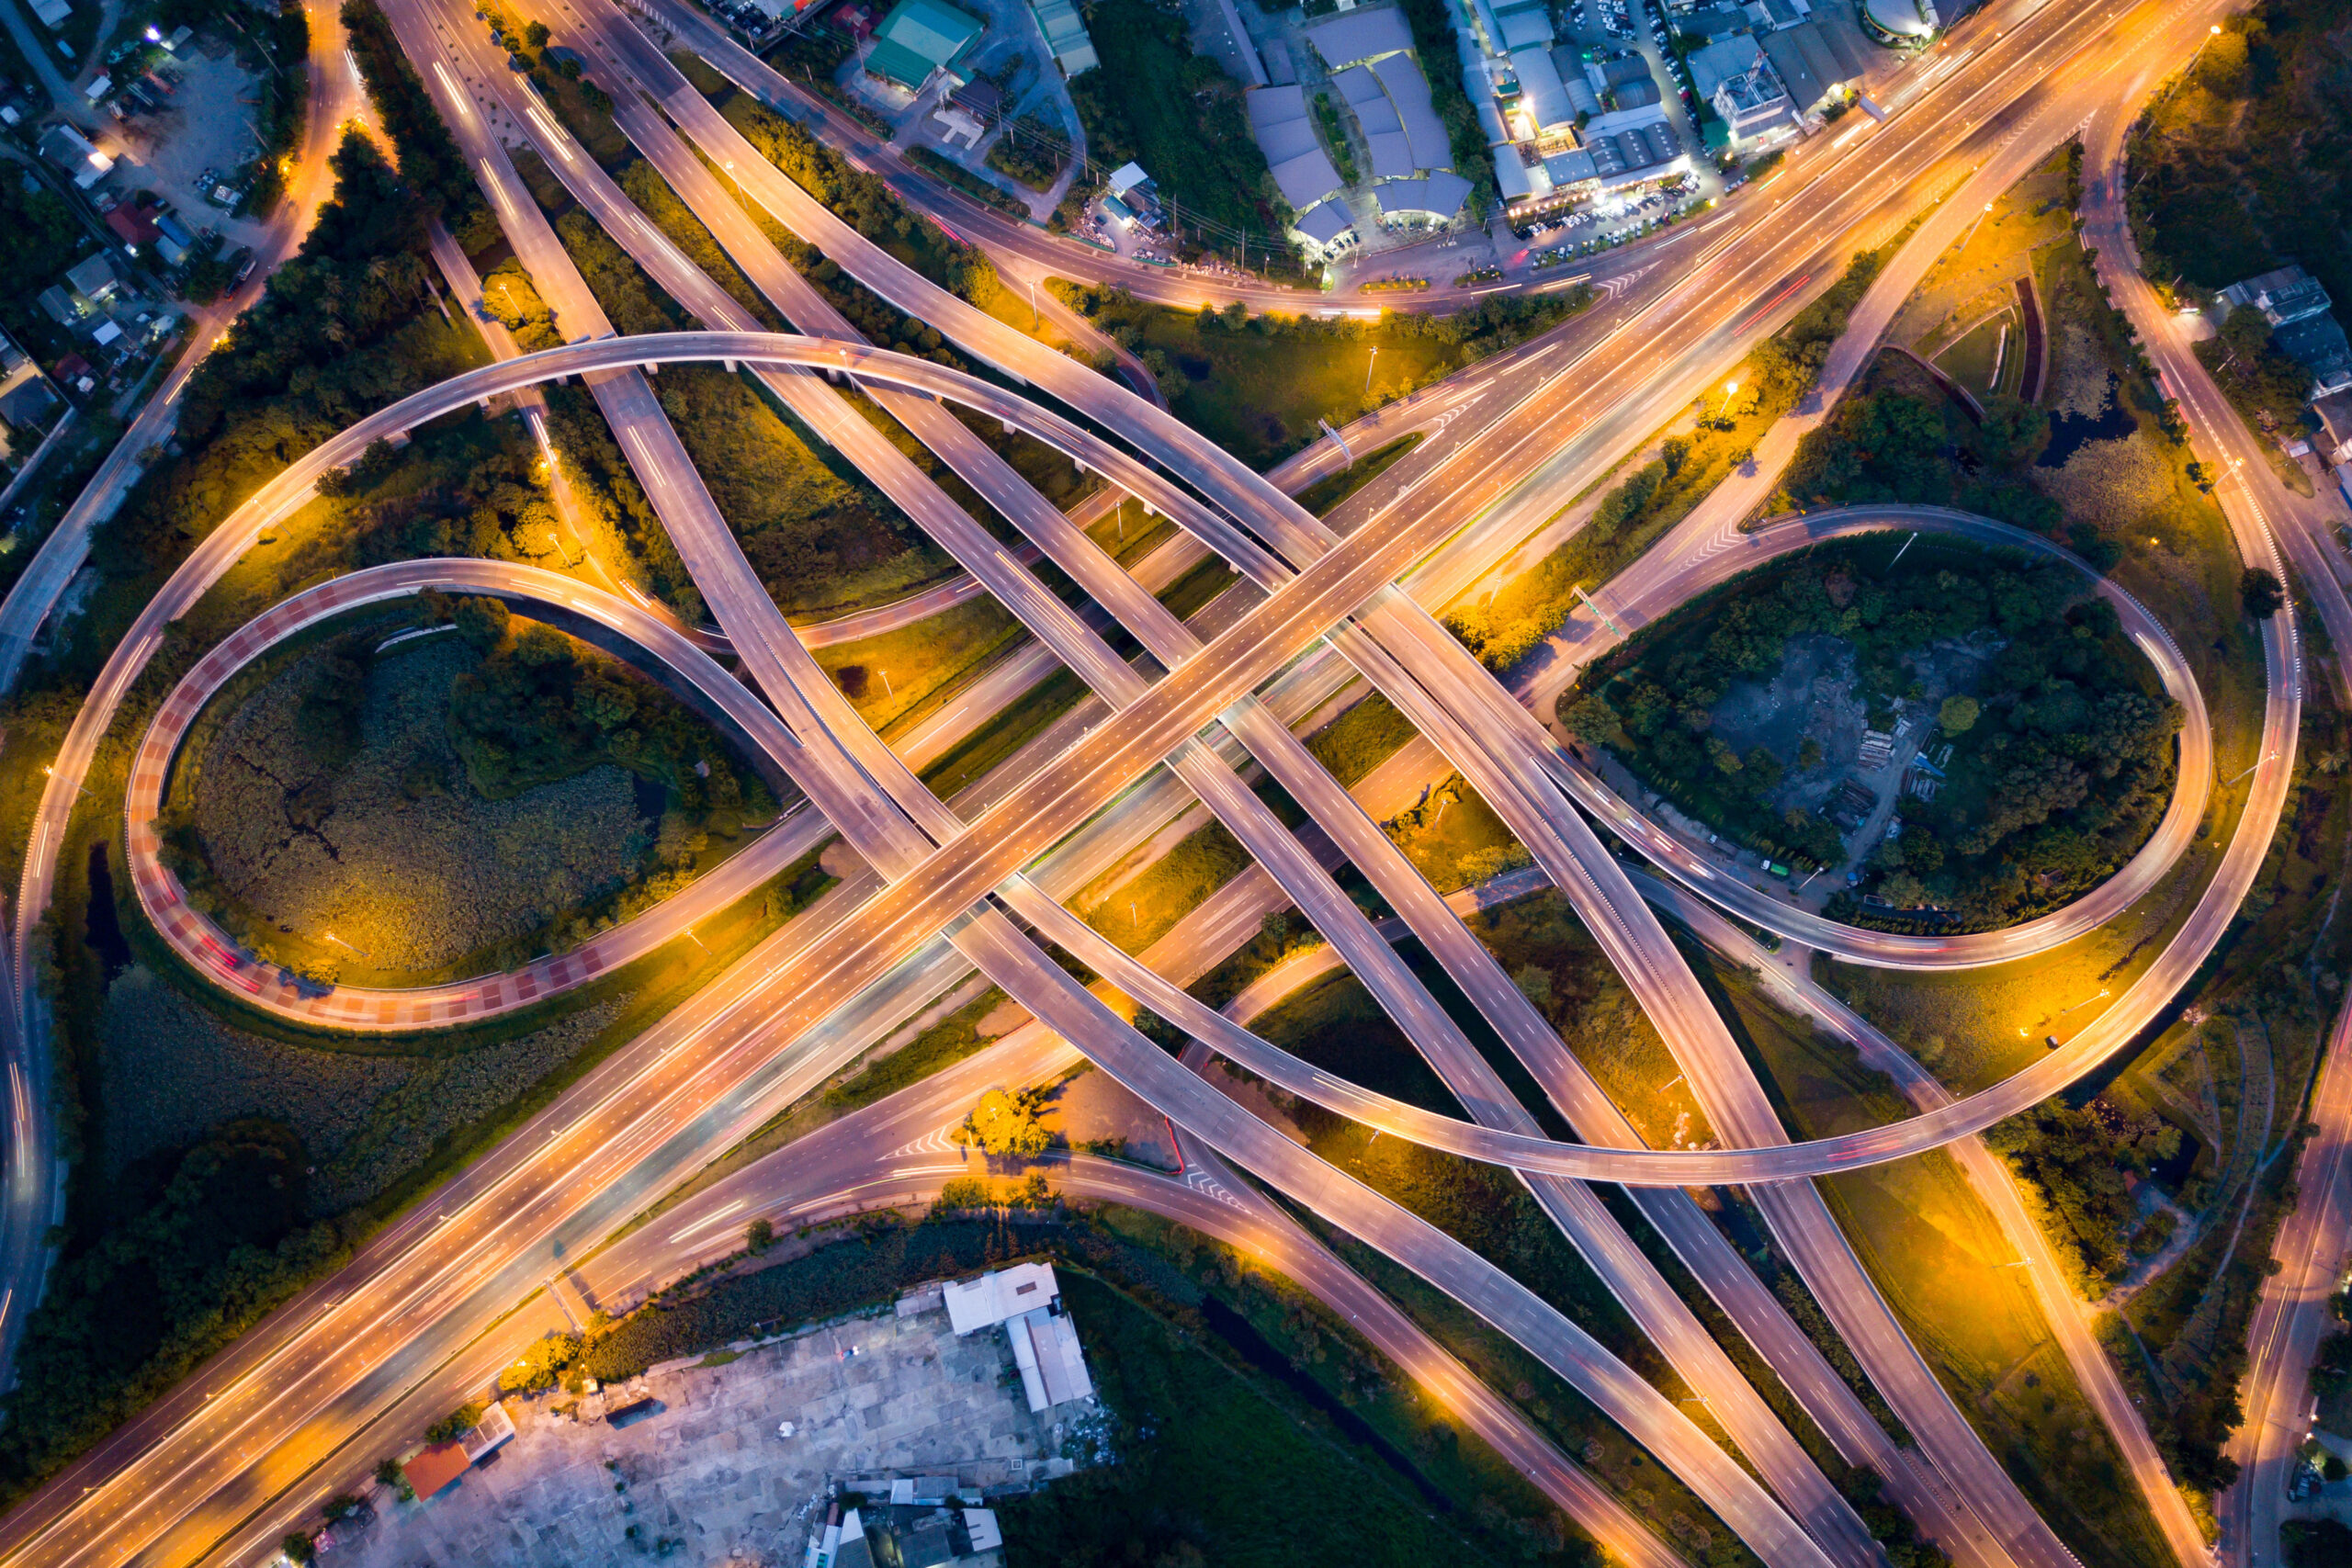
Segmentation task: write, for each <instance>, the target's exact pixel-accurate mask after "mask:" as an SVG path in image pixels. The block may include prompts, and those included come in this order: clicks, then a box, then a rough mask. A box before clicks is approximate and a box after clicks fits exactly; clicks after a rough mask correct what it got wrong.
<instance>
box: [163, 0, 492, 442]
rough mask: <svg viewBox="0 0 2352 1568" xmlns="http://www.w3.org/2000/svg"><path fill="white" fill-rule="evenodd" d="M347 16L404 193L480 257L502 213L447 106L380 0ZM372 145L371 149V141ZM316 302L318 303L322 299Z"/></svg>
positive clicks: (348, 139) (350, 5)
mask: <svg viewBox="0 0 2352 1568" xmlns="http://www.w3.org/2000/svg"><path fill="white" fill-rule="evenodd" d="M342 17H343V28H344V32H345V37H346V43H347V47H348V48H349V49H350V51H351V56H352V59H353V60H354V61H356V62H357V63H358V66H359V74H360V76H361V77H362V79H364V80H365V81H366V83H367V84H368V100H369V101H370V102H371V103H373V104H374V105H375V106H376V116H377V119H378V121H379V123H380V124H381V125H382V126H383V128H384V133H385V134H386V135H387V136H389V137H390V138H391V141H392V145H393V147H394V148H396V149H397V150H398V152H399V154H400V172H401V184H402V185H403V186H405V187H406V189H405V191H404V192H403V194H404V195H406V196H408V197H409V198H410V199H411V200H412V201H413V202H414V203H415V204H416V205H417V206H418V207H419V208H421V209H422V212H421V215H420V219H423V218H438V219H440V220H442V221H443V222H445V223H447V225H448V226H449V231H450V232H451V233H452V234H454V235H456V236H457V240H458V244H459V245H461V246H463V247H464V248H465V252H466V254H468V255H479V254H481V252H483V251H484V250H487V249H488V248H489V247H491V246H492V245H495V244H497V243H499V240H500V238H501V236H500V233H499V229H498V216H497V214H495V213H493V212H492V211H491V209H490V203H489V202H487V201H485V200H483V199H482V195H481V186H477V185H476V184H475V183H474V175H473V169H472V167H471V166H470V165H469V164H467V162H466V157H465V154H464V153H462V152H459V151H458V139H457V138H456V137H454V136H452V135H450V134H449V128H448V126H447V125H446V124H444V123H443V122H442V119H441V111H440V110H438V109H436V108H435V107H433V98H432V95H430V94H429V93H427V92H426V91H425V90H424V82H423V80H421V79H420V78H419V77H418V75H417V73H416V68H415V67H414V66H413V65H411V64H410V63H409V60H408V55H407V53H406V51H403V50H402V49H401V41H400V39H399V38H398V37H397V36H396V35H395V34H394V33H393V31H392V25H391V23H390V21H389V20H387V19H386V18H385V16H384V13H383V12H382V10H381V9H379V7H378V6H377V5H376V0H344V6H343V12H342ZM365 140H366V139H365V138H364V136H362V135H361V133H359V132H357V131H350V132H346V133H345V137H344V146H345V149H348V148H349V147H350V145H351V144H352V142H353V141H365ZM368 145H369V146H370V147H371V148H372V146H373V143H368ZM338 155H339V156H340V154H338ZM335 174H336V189H335V199H336V200H337V201H342V200H343V199H344V188H343V187H344V184H345V181H346V180H347V178H348V175H346V174H345V171H344V169H343V168H342V166H341V165H340V164H338V165H337V167H336V171H335ZM419 237H420V238H421V237H422V236H419ZM302 248H303V251H304V252H305V254H308V253H309V251H310V249H311V242H310V241H305V242H304V243H303V246H302ZM379 248H390V247H379ZM399 248H401V249H402V250H409V249H415V250H422V249H423V246H422V245H416V246H411V245H408V244H405V243H404V244H402V245H401V246H400V247H399ZM285 276H286V274H285V270H284V269H283V268H280V269H279V271H278V272H277V275H276V276H275V277H273V278H272V280H271V282H272V288H275V287H276V284H277V280H278V279H281V278H283V277H285ZM317 302H318V297H315V296H314V297H312V299H311V303H313V304H315V303H317ZM214 357H215V358H218V357H219V355H215V356H214ZM208 368H209V366H208ZM182 417H183V418H185V417H186V416H185V414H183V416H182ZM184 428H185V427H184Z"/></svg>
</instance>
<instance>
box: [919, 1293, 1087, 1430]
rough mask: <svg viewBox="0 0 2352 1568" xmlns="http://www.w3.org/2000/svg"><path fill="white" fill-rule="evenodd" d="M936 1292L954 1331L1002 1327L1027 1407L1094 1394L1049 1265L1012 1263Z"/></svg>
mask: <svg viewBox="0 0 2352 1568" xmlns="http://www.w3.org/2000/svg"><path fill="white" fill-rule="evenodd" d="M940 1294H941V1296H942V1297H943V1298H944V1301H945V1303H946V1306H947V1321H948V1324H949V1325H950V1326H952V1327H953V1328H954V1329H955V1330H956V1333H957V1334H971V1333H975V1332H977V1331H978V1330H980V1329H983V1328H993V1327H995V1326H996V1325H998V1324H1000V1323H1001V1324H1002V1325H1004V1331H1005V1334H1006V1337H1009V1338H1010V1339H1011V1340H1012V1362H1013V1365H1014V1366H1015V1367H1017V1368H1019V1369H1020V1371H1021V1388H1022V1392H1023V1393H1025V1394H1026V1395H1027V1396H1028V1399H1029V1408H1030V1409H1031V1410H1047V1409H1051V1408H1052V1407H1053V1406H1055V1405H1057V1404H1064V1403H1067V1402H1068V1401H1069V1400H1073V1399H1091V1398H1092V1397H1093V1395H1094V1379H1093V1378H1092V1376H1091V1375H1090V1374H1089V1373H1088V1371H1087V1370H1086V1353H1085V1351H1084V1350H1083V1349H1082V1348H1080V1345H1079V1342H1078V1325H1076V1324H1075V1323H1072V1322H1071V1321H1070V1318H1069V1314H1068V1313H1066V1312H1064V1311H1063V1310H1062V1298H1061V1292H1060V1291H1059V1290H1058V1289H1057V1288H1056V1286H1055V1283H1054V1269H1053V1265H1051V1264H1049V1263H1021V1264H1016V1265H1014V1266H1013V1267H1012V1268H1011V1269H997V1270H996V1271H995V1272H993V1273H989V1274H983V1275H981V1276H980V1277H979V1278H978V1279H977V1280H954V1281H951V1282H950V1283H949V1284H947V1285H946V1286H945V1287H944V1288H943V1289H942V1291H941V1292H940Z"/></svg>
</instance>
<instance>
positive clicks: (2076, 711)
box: [1561, 538, 2181, 931]
mask: <svg viewBox="0 0 2352 1568" xmlns="http://www.w3.org/2000/svg"><path fill="white" fill-rule="evenodd" d="M1898 552H1900V553H1901V558H1900V559H1899V560H1896V559H1894V557H1895V556H1896V555H1897V554H1898ZM1825 682H1826V694H1825V684H1824V683H1825ZM1577 690H1578V692H1579V694H1580V695H1579V696H1578V697H1577V700H1576V701H1575V703H1574V704H1573V705H1566V704H1564V705H1563V707H1562V713H1561V723H1562V724H1563V725H1564V726H1566V728H1568V729H1569V730H1570V731H1571V732H1572V733H1573V734H1575V735H1577V737H1578V738H1580V739H1583V740H1585V741H1587V742H1588V743H1590V744H1594V745H1600V746H1606V747H1608V748H1609V749H1610V750H1612V751H1613V752H1615V753H1616V754H1617V755H1618V756H1619V757H1621V758H1622V759H1623V760H1624V761H1625V762H1626V763H1627V765H1628V766H1630V767H1631V768H1632V769H1633V770H1634V772H1635V773H1637V774H1638V775H1639V776H1640V777H1641V778H1642V779H1643V780H1644V781H1645V783H1647V784H1649V785H1650V786H1651V787H1653V788H1655V789H1657V790H1658V791H1660V792H1661V793H1662V794H1665V795H1668V796H1670V797H1671V798H1672V799H1673V800H1675V801H1676V802H1677V803H1678V804H1679V805H1680V806H1681V807H1682V808H1683V809H1684V810H1685V811H1687V812H1689V813H1690V814H1691V815H1692V816H1694V817H1696V818H1699V819H1700V820H1702V821H1703V822H1706V823H1707V824H1709V825H1710V826H1712V827H1714V828H1717V829H1721V830H1724V831H1726V832H1729V833H1731V834H1733V835H1735V836H1736V837H1737V838H1738V839H1740V840H1742V841H1743V842H1745V843H1747V844H1748V845H1749V846H1751V847H1752V848H1754V849H1756V850H1758V852H1762V853H1764V854H1767V855H1772V856H1780V857H1790V858H1798V859H1800V860H1802V861H1803V862H1805V863H1811V864H1815V865H1822V866H1832V867H1834V866H1838V865H1841V864H1843V863H1846V862H1847V860H1848V858H1849V853H1850V852H1853V851H1860V850H1864V849H1868V851H1869V853H1870V862H1869V864H1870V867H1871V871H1872V872H1873V876H1872V878H1871V884H1870V886H1871V889H1872V893H1873V896H1874V897H1878V898H1881V899H1883V901H1884V904H1885V906H1886V907H1887V908H1888V909H1890V910H1892V911H1901V910H1907V909H1916V908H1920V907H1922V906H1932V907H1933V908H1938V909H1940V910H1945V911H1949V914H1950V917H1951V925H1952V926H1953V927H1956V928H1957V929H1961V930H1971V931H1981V930H1988V929H1991V928H1993V927H1996V926H1999V925H2004V924H2007V923H2009V922H2011V921H2013V920H2017V919H2025V918H2028V917H2030V916H2031V915H2033V914H2037V913H2039V912H2041V911H2042V910H2044V909H2049V908H2057V907H2058V906H2060V905H2062V904H2064V903H2066V902H2068V901H2070V900H2071V899H2073V898H2074V897H2076V896H2078V895H2079V894H2080V893H2082V892H2083V891H2084V890H2086V889H2087V888H2089V887H2091V886H2095V885H2096V884H2097V883H2098V882H2099V881H2101V880H2103V879H2104V878H2105V877H2107V876H2108V875H2109V874H2111V873H2112V872H2113V871H2114V870H2115V868H2116V867H2117V866H2119V865H2120V864H2122V863H2123V862H2124V861H2125V860H2127V859H2129V858H2130V857H2131V854H2132V852H2135V851H2136V850H2137V849H2138V848H2139V847H2140V845H2141V844H2142V843H2143V842H2144V841H2145V840H2146V839H2147V836H2148V834H2149V833H2150V832H2151V831H2153V830H2154V827H2155V823H2156V821H2157V819H2158V818H2160V817H2161V816H2162V815H2163V813H2164V809H2165V804H2166V802H2167V800H2168V798H2169V795H2170V789H2171V784H2172V777H2173V772H2174V747H2173V737H2174V735H2175V734H2176V733H2177V731H2178V729H2179V727H2180V722H2181V715H2180V711H2179V708H2178V706H2177V705H2176V704H2174V703H2173V702H2172V701H2171V700H2170V699H2169V698H2167V697H2165V695H2164V694H2163V693H2162V691H2161V689H2160V687H2159V686H2158V685H2157V683H2156V682H2155V679H2154V671H2153V670H2151V669H2150V668H2149V666H2148V664H2147V662H2146V660H2144V659H2143V657H2142V656H2141V655H2140V653H2139V652H2138V650H2137V649H2134V648H2133V647H2132V646H2131V641H2130V639H2129V638H2127V637H2124V635H2123V633H2122V630H2121V627H2120V622H2119V621H2118V619H2117V617H2116V615H2115V611H2114V610H2113V608H2112V607H2111V606H2109V604H2107V602H2106V601H2104V600H2102V599H2099V598H2098V597H2096V596H2095V595H2093V594H2092V593H2091V592H2090V587H2089V584H2088V583H2087V582H2086V581H2085V580H2084V578H2083V577H2082V575H2081V573H2080V572H2078V571H2076V570H2075V569H2074V568H2073V567H2071V566H2068V565H2066V564H2064V563H2063V562H2058V561H2054V560H2044V559H2040V558H2021V557H2015V556H2010V555H2007V554H2005V553H1990V552H1985V551H1980V550H1977V549H1974V548H1973V547H1962V546H1955V545H1953V544H1951V542H1949V541H1940V540H1938V541H1930V540H1927V539H1924V538H1923V539H1921V540H1919V541H1917V543H1916V544H1911V545H1908V546H1907V547H1906V546H1905V544H1904V543H1903V542H1901V541H1896V540H1894V539H1873V540H1854V541H1844V542H1838V543H1833V544H1828V545H1824V546H1822V547H1819V548H1817V549H1815V550H1812V551H1809V552H1807V553H1805V554H1804V555H1803V556H1801V557H1798V558H1794V559H1793V560H1791V561H1786V562H1781V563H1777V564H1774V565H1770V566H1766V567H1762V568H1759V569H1758V570H1755V571H1753V572H1750V573H1748V574H1747V575H1745V576H1743V577H1741V578H1740V579H1738V580H1736V581H1734V582H1732V583H1730V584H1727V585H1726V586H1724V588H1721V589H1718V590H1716V591H1715V592H1713V593H1710V594H1709V595H1707V596H1706V597H1705V598H1703V599H1702V600H1701V601H1700V602H1699V603H1698V604H1695V605H1692V606H1690V607H1688V608H1686V609H1684V610H1682V611H1679V612H1678V613H1677V614H1675V615H1670V616H1668V617H1667V618H1666V619H1664V620H1662V621H1657V622H1655V623H1653V624H1651V625H1650V626H1645V627H1644V628H1642V629H1641V630H1640V631H1639V632H1637V633H1635V634H1634V637H1631V638H1629V639H1628V640H1627V641H1626V642H1625V643H1624V644H1623V646H1622V647H1621V648H1619V649H1615V650H1612V651H1611V653H1610V654H1609V655H1608V656H1606V657H1605V658H1603V659H1600V660H1595V661H1594V663H1593V664H1592V665H1591V666H1590V667H1589V669H1588V670H1587V671H1585V673H1584V674H1583V676H1582V677H1581V678H1580V679H1579V681H1578V684H1577ZM1906 713H1907V715H1908V717H1907V720H1906V719H1905V718H1904V717H1903V715H1905V714H1906ZM1906 722H1907V724H1908V725H1909V727H1911V728H1912V729H1913V730H1915V731H1917V732H1918V733H1920V734H1922V735H1923V736H1924V739H1922V740H1921V741H1920V742H1919V745H1920V750H1921V752H1922V754H1923V755H1928V756H1929V757H1930V759H1931V760H1930V761H1929V762H1928V768H1929V769H1932V770H1934V771H1936V772H1939V773H1942V774H1944V775H1947V777H1946V778H1945V780H1944V781H1943V782H1942V783H1941V784H1940V787H1939V788H1937V789H1936V790H1935V793H1934V795H1933V798H1932V799H1921V798H1918V796H1917V794H1916V793H1915V794H1908V795H1902V796H1900V797H1899V799H1898V802H1897V804H1898V807H1899V809H1900V812H1901V815H1902V817H1903V819H1904V824H1905V830H1904V832H1903V834H1902V836H1901V837H1900V838H1899V839H1898V840H1894V841H1893V842H1881V843H1880V844H1879V845H1877V846H1876V847H1875V848H1870V847H1869V846H1865V845H1860V844H1857V845H1854V846H1853V847H1852V850H1851V851H1849V843H1848V840H1847V839H1846V838H1845V836H1844V835H1843V834H1842V833H1841V831H1840V827H1839V824H1838V822H1836V821H1835V820H1833V819H1832V818H1833V816H1834V815H1835V814H1836V813H1837V812H1838V811H1839V810H1841V809H1847V807H1842V806H1841V805H1840V795H1839V792H1840V791H1841V790H1843V789H1845V788H1847V787H1849V786H1850V787H1851V788H1853V789H1856V790H1862V791H1864V792H1865V793H1866V794H1867V792H1868V787H1869V784H1875V783H1876V782H1877V776H1876V775H1873V774H1871V773H1869V772H1867V771H1866V770H1867V768H1868V762H1867V758H1868V756H1869V755H1870V753H1866V752H1862V751H1861V750H1860V748H1861V747H1862V746H1865V745H1867V744H1869V742H1868V740H1867V739H1866V738H1867V736H1868V735H1869V734H1870V733H1872V732H1875V733H1878V734H1880V735H1886V736H1891V735H1892V734H1893V732H1894V730H1895V729H1896V728H1898V727H1899V726H1902V725H1904V724H1905V723H1906ZM1865 725H1867V726H1868V727H1869V728H1867V729H1865V728H1863V727H1864V726H1865ZM1887 744H1888V745H1890V746H1892V745H1894V744H1895V742H1894V741H1893V740H1889V741H1888V742H1887ZM1833 748H1834V749H1835V750H1831V749H1833ZM1947 748H1949V753H1948V752H1947ZM1921 776H1928V775H1927V774H1926V773H1922V774H1921ZM1865 781H1868V783H1866V782H1865ZM1870 798H1871V802H1872V804H1871V808H1870V811H1869V812H1862V811H1861V810H1860V807H1852V808H1851V809H1853V810H1854V811H1855V813H1856V815H1855V816H1853V817H1849V818H1848V820H1849V821H1855V822H1860V821H1864V820H1867V819H1870V818H1871V813H1875V812H1876V811H1877V810H1878V808H1879V807H1878V805H1877V797H1876V796H1875V795H1871V796H1870ZM1873 908H1875V907H1874V906H1868V905H1865V906H1863V907H1861V908H1859V909H1847V910H1845V911H1844V912H1845V913H1846V914H1848V915H1849V916H1850V915H1859V916H1860V917H1862V918H1865V919H1870V918H1873V917H1872V909H1873ZM1883 918H1899V917H1898V916H1893V915H1886V916H1884V917H1883Z"/></svg>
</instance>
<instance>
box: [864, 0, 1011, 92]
mask: <svg viewBox="0 0 2352 1568" xmlns="http://www.w3.org/2000/svg"><path fill="white" fill-rule="evenodd" d="M982 30H983V28H982V24H981V22H980V19H979V18H978V17H972V16H967V15H966V14H965V13H964V12H962V11H959V10H957V9H956V7H955V6H950V5H948V4H946V0H899V3H898V4H897V5H896V6H891V7H890V14H889V15H888V16H887V17H883V18H882V25H881V26H880V27H878V28H875V29H874V48H873V50H872V51H870V52H869V53H868V54H867V55H866V57H865V73H866V74H867V75H869V76H873V77H876V78H877V79H879V80H881V81H883V82H886V83H888V84H889V85H892V86H896V87H903V88H904V89H906V90H907V91H908V92H910V93H920V92H922V90H923V88H925V87H927V86H929V85H931V79H932V78H933V76H935V75H937V74H938V73H940V72H942V71H944V70H946V69H947V68H948V67H949V66H950V65H953V64H955V63H956V61H957V60H959V59H961V58H962V57H963V54H964V52H965V51H967V50H968V49H970V48H971V47H972V45H973V43H974V42H976V41H977V40H978V38H979V36H980V33H981V31H982Z"/></svg>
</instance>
